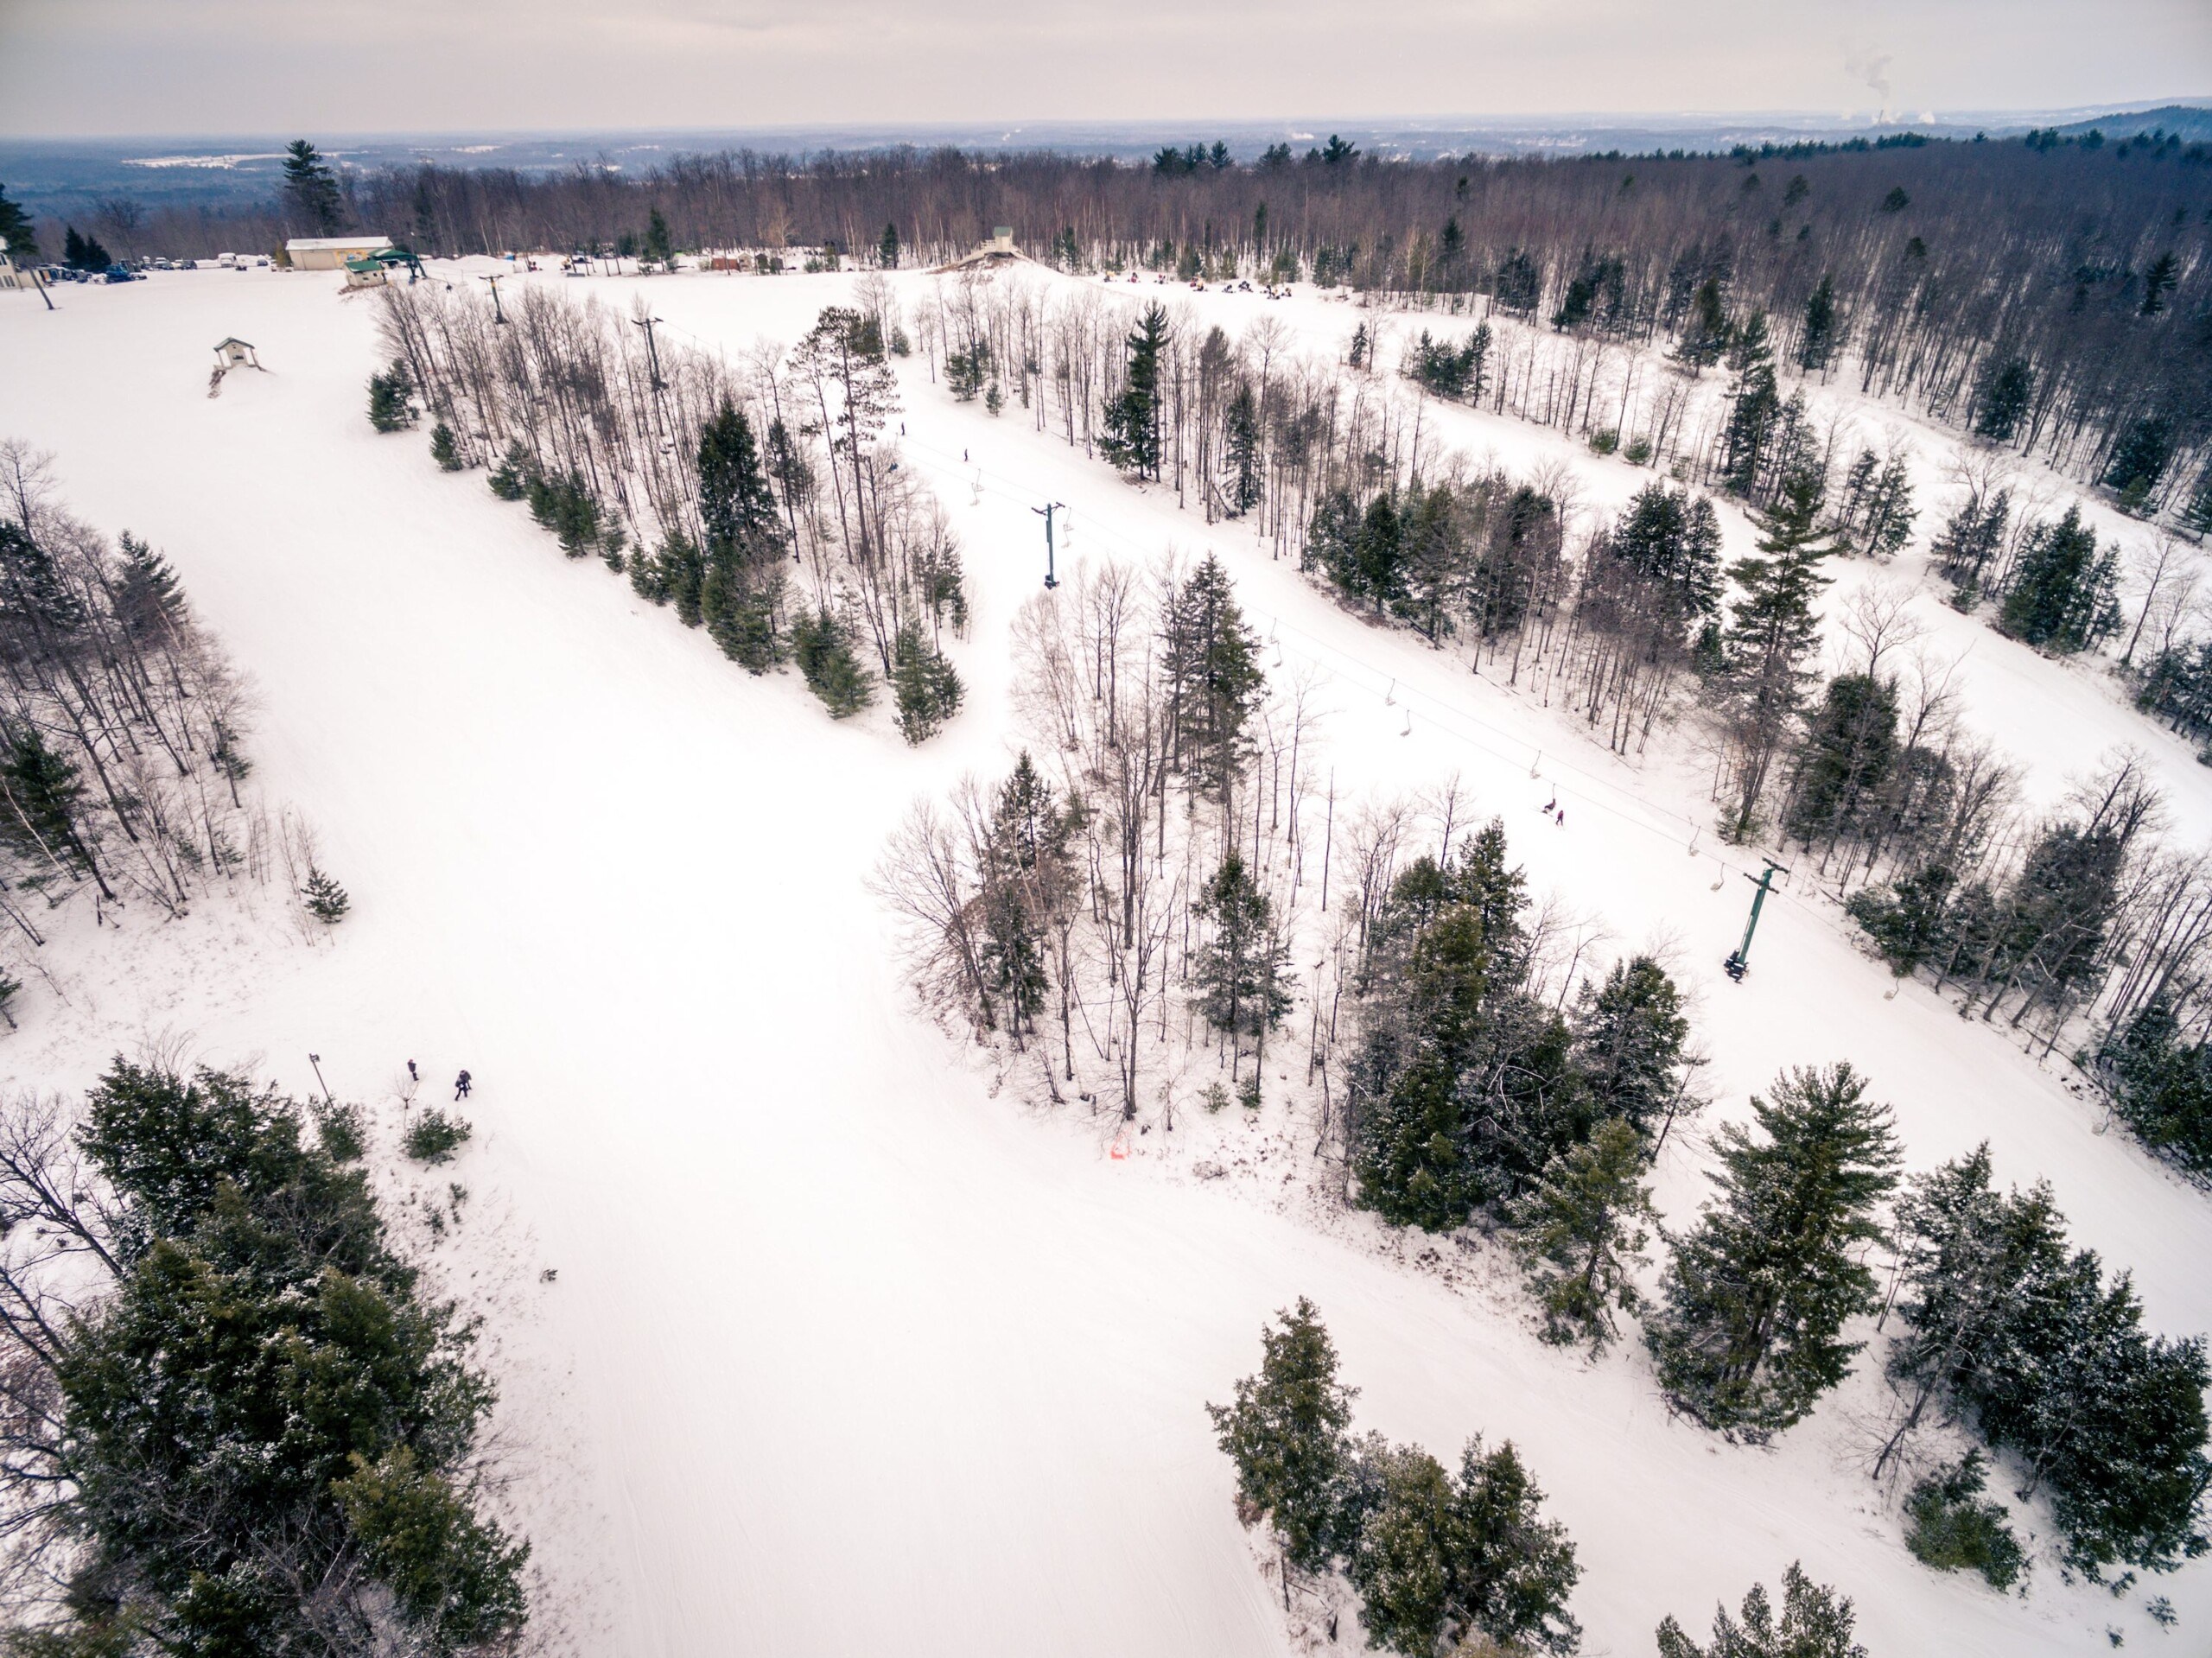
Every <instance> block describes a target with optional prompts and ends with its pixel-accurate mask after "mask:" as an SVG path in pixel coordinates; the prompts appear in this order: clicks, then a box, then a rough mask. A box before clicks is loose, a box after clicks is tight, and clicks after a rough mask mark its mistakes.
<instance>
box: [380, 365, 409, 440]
mask: <svg viewBox="0 0 2212 1658" xmlns="http://www.w3.org/2000/svg"><path fill="white" fill-rule="evenodd" d="M412 389H413V387H412V384H411V383H410V380H409V378H408V373H407V365H406V364H405V363H401V362H395V363H394V364H393V365H391V367H390V368H388V369H386V370H385V372H383V373H381V374H372V375H371V376H369V424H370V425H372V426H373V427H375V428H376V429H377V430H378V431H379V432H397V431H399V430H401V429H403V428H404V427H409V426H412V425H413V424H414V423H415V411H414V410H412V409H410V407H409V406H408V403H407V397H408V393H409V392H410V391H411V390H412Z"/></svg>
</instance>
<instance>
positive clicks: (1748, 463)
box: [1720, 311, 1782, 495]
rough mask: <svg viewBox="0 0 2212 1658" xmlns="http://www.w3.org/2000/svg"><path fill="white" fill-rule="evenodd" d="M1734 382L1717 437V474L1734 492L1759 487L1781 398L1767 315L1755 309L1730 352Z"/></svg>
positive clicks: (1744, 491) (1747, 492)
mask: <svg viewBox="0 0 2212 1658" xmlns="http://www.w3.org/2000/svg"><path fill="white" fill-rule="evenodd" d="M1728 363H1729V366H1730V367H1731V368H1732V369H1734V370H1735V372H1736V381H1735V384H1733V385H1732V386H1731V387H1729V389H1728V423H1727V425H1726V427H1725V428H1724V429H1722V432H1721V437H1720V478H1721V481H1722V482H1723V483H1724V484H1726V486H1728V488H1729V489H1730V490H1732V491H1733V492H1735V493H1736V494H1738V495H1750V494H1751V493H1752V492H1754V491H1756V490H1757V489H1758V486H1759V480H1760V477H1761V475H1762V471H1763V468H1764V462H1765V461H1766V460H1767V458H1768V450H1769V441H1770V437H1771V435H1772V432H1773V429H1774V424H1775V419H1776V416H1777V415H1779V414H1780V412H1781V410H1782V397H1781V394H1780V392H1779V391H1777V389H1776V385H1775V378H1774V350H1773V347H1772V346H1771V345H1770V343H1769V341H1768V339H1767V327H1766V313H1765V312H1764V311H1754V312H1752V313H1751V321H1748V322H1746V323H1745V325H1744V327H1743V329H1742V331H1741V332H1740V333H1739V334H1737V335H1736V336H1735V340H1734V344H1733V346H1732V348H1731V349H1730V351H1729V353H1728Z"/></svg>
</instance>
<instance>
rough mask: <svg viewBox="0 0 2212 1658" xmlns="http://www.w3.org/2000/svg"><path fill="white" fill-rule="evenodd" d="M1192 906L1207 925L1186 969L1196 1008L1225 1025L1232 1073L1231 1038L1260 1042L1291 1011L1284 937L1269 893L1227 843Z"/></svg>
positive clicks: (1219, 1027) (1219, 1025) (1207, 1018)
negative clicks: (1227, 850)
mask: <svg viewBox="0 0 2212 1658" xmlns="http://www.w3.org/2000/svg"><path fill="white" fill-rule="evenodd" d="M1191 912H1192V914H1193V915H1194V916H1196V917H1197V918H1198V919H1199V920H1201V921H1203V922H1205V923H1206V924H1207V925H1208V927H1209V928H1210V930H1211V931H1209V933H1208V934H1207V936H1206V937H1205V940H1204V942H1203V943H1201V944H1200V946H1199V948H1198V957H1197V961H1196V962H1195V963H1194V965H1193V966H1192V974H1191V976H1192V981H1193V982H1194V983H1195V984H1196V985H1197V986H1198V1011H1199V1013H1201V1014H1202V1015H1203V1016H1204V1017H1205V1021H1206V1023H1207V1024H1209V1025H1211V1026H1213V1028H1214V1029H1216V1030H1217V1031H1221V1032H1226V1033H1227V1035H1228V1037H1229V1039H1230V1067H1229V1074H1230V1077H1235V1076H1236V1041H1237V1039H1238V1038H1239V1037H1243V1036H1250V1037H1255V1038H1257V1039H1259V1040H1260V1042H1261V1043H1262V1045H1264V1044H1265V1043H1266V1041H1267V1035H1268V1032H1269V1031H1270V1030H1272V1029H1274V1026H1276V1025H1278V1024H1280V1023H1281V1020H1282V1016H1283V1015H1284V1014H1285V1013H1288V1012H1289V1011H1290V981H1289V968H1290V943H1289V941H1288V940H1287V939H1286V938H1285V937H1283V936H1282V932H1281V929H1280V928H1279V927H1277V925H1276V924H1275V914H1274V901H1273V900H1272V899H1269V898H1268V895H1267V893H1264V892H1262V890H1261V888H1260V885H1259V882H1258V881H1257V880H1255V879H1254V878H1253V875H1252V872H1251V871H1250V870H1249V869H1248V868H1247V867H1245V863H1244V860H1243V857H1242V856H1241V855H1240V854H1237V853H1236V852H1234V851H1231V852H1230V854H1229V855H1228V857H1226V858H1225V859H1224V860H1223V861H1222V865H1221V867H1220V868H1219V869H1217V870H1216V871H1215V872H1214V874H1213V876H1212V878H1211V880H1208V881H1207V882H1206V884H1205V886H1203V887H1202V888H1200V889H1199V893H1198V901H1197V902H1196V903H1194V904H1193V905H1192V906H1191ZM1257 1069H1258V1067H1257V1066H1256V1065H1255V1072H1256V1070H1257Z"/></svg>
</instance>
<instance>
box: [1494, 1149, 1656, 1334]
mask: <svg viewBox="0 0 2212 1658" xmlns="http://www.w3.org/2000/svg"><path fill="white" fill-rule="evenodd" d="M1651 1219H1652V1210H1651V1194H1650V1191H1649V1189H1648V1188H1647V1187H1646V1186H1645V1185H1644V1184H1643V1138H1642V1136H1640V1135H1639V1134H1637V1132H1636V1130H1635V1129H1634V1128H1631V1127H1630V1125H1629V1124H1628V1123H1627V1122H1626V1121H1624V1120H1623V1119H1621V1118H1619V1117H1609V1118H1607V1119H1606V1120H1605V1121H1603V1122H1601V1123H1599V1125H1598V1127H1597V1129H1596V1130H1595V1132H1593V1133H1592V1134H1591V1136H1590V1139H1589V1140H1588V1141H1587V1142H1586V1143H1585V1144H1583V1145H1580V1146H1577V1147H1574V1148H1573V1150H1571V1151H1569V1152H1567V1153H1564V1154H1563V1155H1561V1156H1559V1157H1554V1159H1552V1160H1551V1164H1550V1166H1548V1168H1546V1169H1545V1171H1544V1176H1543V1178H1542V1179H1541V1181H1540V1182H1538V1184H1537V1185H1536V1189H1535V1191H1531V1192H1530V1193H1529V1195H1528V1196H1526V1197H1522V1199H1520V1201H1519V1202H1518V1203H1516V1204H1515V1205H1514V1206H1513V1209H1512V1210H1511V1211H1510V1220H1511V1223H1512V1224H1513V1226H1514V1227H1515V1229H1516V1236H1515V1238H1514V1240H1513V1248H1514V1253H1515V1254H1516V1255H1519V1256H1520V1258H1521V1261H1522V1267H1523V1269H1524V1271H1525V1272H1526V1274H1527V1275H1528V1281H1529V1289H1530V1290H1531V1291H1532V1292H1533V1293H1535V1297H1536V1300H1537V1305H1539V1306H1541V1308H1542V1309H1543V1314H1544V1331H1543V1333H1544V1339H1545V1340H1546V1341H1548V1342H1552V1343H1554V1344H1558V1345H1560V1346H1566V1345H1567V1344H1570V1343H1574V1342H1587V1343H1588V1344H1590V1350H1591V1352H1592V1353H1593V1354H1596V1353H1602V1352H1603V1351H1605V1344H1606V1343H1607V1342H1609V1341H1610V1340H1611V1339H1612V1337H1613V1336H1614V1335H1615V1333H1616V1330H1615V1326H1614V1324H1613V1309H1614V1308H1615V1307H1618V1308H1620V1309H1621V1310H1622V1311H1623V1312H1634V1311H1635V1310H1636V1309H1637V1305H1639V1301H1638V1297H1637V1290H1636V1285H1635V1282H1634V1277H1633V1274H1635V1272H1636V1269H1637V1267H1639V1266H1641V1265H1642V1264H1643V1246H1644V1243H1645V1242H1646V1241H1647V1240H1648V1238H1649V1231H1648V1230H1647V1228H1648V1226H1649V1223H1650V1222H1651Z"/></svg>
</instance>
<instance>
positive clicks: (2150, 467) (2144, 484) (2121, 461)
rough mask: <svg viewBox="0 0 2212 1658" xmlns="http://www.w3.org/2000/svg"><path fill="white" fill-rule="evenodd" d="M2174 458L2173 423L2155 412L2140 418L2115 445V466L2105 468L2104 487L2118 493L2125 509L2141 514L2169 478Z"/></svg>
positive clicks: (2113, 460)
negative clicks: (2167, 472) (2161, 483)
mask: <svg viewBox="0 0 2212 1658" xmlns="http://www.w3.org/2000/svg"><path fill="white" fill-rule="evenodd" d="M2173 458H2174V423H2173V422H2172V421H2171V420H2169V419H2168V418H2167V417H2166V416H2164V415H2162V414H2159V413H2158V412H2157V411H2155V410H2154V411H2152V413H2150V414H2147V415H2143V416H2138V417H2137V419H2136V420H2135V421H2133V422H2132V423H2131V424H2130V425H2129V426H2128V428H2127V429H2126V432H2124V433H2123V434H2122V435H2120V441H2118V442H2117V443H2115V444H2113V451H2112V463H2111V465H2110V466H2108V467H2106V468H2105V487H2106V488H2107V489H2111V490H2115V491H2117V492H2119V495H2120V505H2121V507H2122V508H2124V509H2125V510H2126V511H2131V512H2133V511H2139V509H2140V508H2141V507H2142V505H2143V504H2144V502H2145V500H2147V499H2149V497H2150V494H2151V492H2152V490H2154V489H2156V488H2157V487H2158V482H2159V480H2161V479H2163V478H2164V476H2165V475H2166V467H2167V466H2168V464H2169V463H2170V462H2171V461H2172V460H2173Z"/></svg>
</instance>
